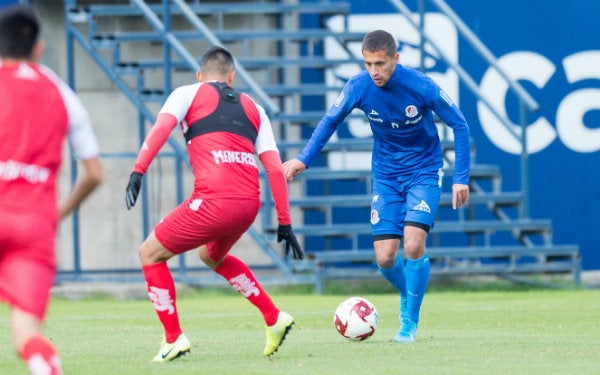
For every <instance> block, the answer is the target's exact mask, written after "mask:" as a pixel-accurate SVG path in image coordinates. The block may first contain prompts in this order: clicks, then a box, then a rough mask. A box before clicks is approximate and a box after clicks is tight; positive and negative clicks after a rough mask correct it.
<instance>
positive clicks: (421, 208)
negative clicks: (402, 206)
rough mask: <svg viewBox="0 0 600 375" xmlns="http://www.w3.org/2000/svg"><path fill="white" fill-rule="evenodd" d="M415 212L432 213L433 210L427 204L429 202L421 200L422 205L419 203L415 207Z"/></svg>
mask: <svg viewBox="0 0 600 375" xmlns="http://www.w3.org/2000/svg"><path fill="white" fill-rule="evenodd" d="M413 211H423V212H427V213H431V208H429V205H428V204H427V202H425V201H424V200H421V203H419V204H417V205H416V206H414V207H413Z"/></svg>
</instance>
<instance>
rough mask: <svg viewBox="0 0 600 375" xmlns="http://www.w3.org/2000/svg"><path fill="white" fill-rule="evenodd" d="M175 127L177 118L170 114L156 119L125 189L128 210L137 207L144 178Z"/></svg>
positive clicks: (164, 114)
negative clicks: (136, 203)
mask: <svg viewBox="0 0 600 375" xmlns="http://www.w3.org/2000/svg"><path fill="white" fill-rule="evenodd" d="M175 126H177V118H176V117H175V116H173V115H172V114H170V113H161V114H159V115H158V117H157V118H156V122H155V123H154V125H153V126H152V128H151V129H150V132H148V135H147V136H146V139H144V143H143V144H142V148H141V149H140V152H139V153H138V156H137V159H136V161H135V164H134V166H133V170H132V171H131V174H130V175H129V182H128V183H127V187H126V188H125V205H126V206H127V209H128V210H129V209H131V207H133V206H134V205H135V202H136V200H137V197H138V195H139V193H140V189H141V187H142V177H143V176H144V174H146V171H148V167H149V166H150V163H152V160H154V157H155V156H156V154H158V151H160V149H161V148H162V146H163V145H164V144H165V143H166V142H167V140H168V139H169V135H170V134H171V131H173V128H175Z"/></svg>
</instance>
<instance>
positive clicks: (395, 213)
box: [371, 170, 443, 237]
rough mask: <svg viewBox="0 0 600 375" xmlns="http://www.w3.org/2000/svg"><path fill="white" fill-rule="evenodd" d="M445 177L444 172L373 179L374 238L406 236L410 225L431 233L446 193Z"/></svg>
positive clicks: (372, 220)
mask: <svg viewBox="0 0 600 375" xmlns="http://www.w3.org/2000/svg"><path fill="white" fill-rule="evenodd" d="M442 176H443V172H442V171H441V170H440V171H439V172H435V173H422V174H419V175H415V176H411V178H410V179H397V180H381V179H373V195H372V199H371V232H372V234H373V236H382V235H392V236H399V237H402V236H403V235H404V224H405V223H406V222H412V223H416V224H417V225H418V226H419V227H422V228H423V229H425V230H427V231H428V230H429V229H431V228H433V221H434V218H435V214H436V212H437V209H438V205H439V203H440V195H441V194H442Z"/></svg>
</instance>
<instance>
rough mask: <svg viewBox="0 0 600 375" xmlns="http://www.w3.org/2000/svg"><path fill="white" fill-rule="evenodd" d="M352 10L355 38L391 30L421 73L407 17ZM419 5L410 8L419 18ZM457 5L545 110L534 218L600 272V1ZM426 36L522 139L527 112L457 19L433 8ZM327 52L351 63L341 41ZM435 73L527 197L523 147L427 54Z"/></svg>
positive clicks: (494, 160)
mask: <svg viewBox="0 0 600 375" xmlns="http://www.w3.org/2000/svg"><path fill="white" fill-rule="evenodd" d="M350 2H351V3H352V15H351V16H350V18H349V19H348V26H349V28H350V31H359V32H365V33H366V32H369V31H372V30H374V29H383V30H386V31H389V32H390V33H392V34H393V35H395V36H397V38H398V41H399V52H400V62H401V63H402V64H404V65H408V66H414V67H418V66H419V62H420V59H421V57H420V52H419V50H418V45H419V35H418V33H417V31H416V30H414V28H413V27H412V26H411V25H410V23H409V22H408V21H407V20H406V18H405V17H404V16H403V15H401V14H399V13H398V12H397V11H396V10H395V9H394V8H393V7H392V6H391V5H390V4H389V3H388V2H387V1H383V0H382V1H362V0H353V1H350ZM416 3H417V2H416V1H410V2H406V4H407V5H408V6H409V7H412V8H411V9H412V10H413V11H415V12H416V11H417V9H416ZM428 3H429V2H428ZM447 3H448V5H449V6H450V7H451V8H452V9H453V10H454V12H455V13H456V14H458V16H459V17H460V18H461V19H462V20H463V22H464V23H465V24H466V25H467V26H468V27H469V28H470V29H471V30H472V31H473V32H474V33H475V34H476V35H477V36H478V38H479V39H480V40H481V41H482V42H483V43H484V44H485V45H486V47H487V48H488V49H489V50H490V51H491V52H492V54H493V55H494V56H495V57H496V58H497V59H498V64H499V65H500V66H501V67H502V68H503V69H504V70H505V71H506V72H507V73H508V75H509V76H510V77H511V78H512V79H514V80H516V81H518V82H519V83H520V84H521V85H523V87H524V88H525V89H526V90H527V92H528V93H529V94H530V95H531V96H532V97H533V98H534V99H535V100H536V101H537V102H538V104H539V105H540V108H539V110H538V111H536V112H535V113H529V114H528V117H527V123H528V125H527V128H526V131H527V140H528V143H527V150H528V152H529V175H528V180H529V184H530V192H529V196H530V210H529V211H530V212H529V214H530V216H531V217H532V218H550V219H552V222H553V230H554V232H553V240H554V242H555V243H558V244H578V245H579V246H580V252H581V254H582V261H583V268H584V269H587V270H589V269H600V231H599V230H597V229H596V225H598V223H599V222H600V220H598V213H599V212H600V198H599V196H600V174H599V173H596V171H598V170H599V167H598V165H599V164H600V32H599V31H598V29H597V26H596V25H597V18H598V15H599V14H600V2H599V1H595V0H580V1H577V2H575V3H573V4H572V5H571V6H569V7H565V6H564V2H563V1H559V0H543V1H542V0H529V1H527V2H523V1H520V0H487V1H461V0H447ZM414 17H418V14H416V13H415V14H414ZM328 26H329V27H330V28H332V29H334V30H335V29H336V28H337V29H340V30H341V28H342V27H343V26H344V20H343V19H342V17H341V16H340V17H338V18H336V17H334V18H332V19H330V20H329V24H328ZM425 29H426V32H427V33H428V35H430V36H431V37H432V38H433V39H434V40H435V42H436V43H437V44H438V45H440V46H442V48H443V53H444V55H446V56H447V57H448V58H449V59H451V60H452V61H453V62H456V63H458V64H459V65H460V66H462V67H463V68H464V70H465V71H467V72H468V74H469V75H470V76H471V77H472V78H473V79H474V81H475V82H476V84H477V85H478V87H479V90H480V92H481V94H482V95H483V96H484V97H485V98H487V99H488V100H489V101H490V102H491V104H492V106H493V107H494V108H495V109H496V111H498V112H499V113H501V114H505V116H506V117H507V118H508V119H509V120H510V121H511V122H512V123H513V130H514V134H517V135H519V134H520V133H521V128H520V125H518V124H519V122H520V107H519V104H518V102H517V99H516V97H515V95H514V94H513V93H512V92H511V91H510V90H509V88H508V86H507V85H506V84H505V83H504V82H503V81H501V80H500V79H499V75H498V73H497V72H496V71H495V69H494V68H493V67H490V66H489V65H488V64H487V63H486V62H485V61H484V59H483V58H482V57H481V55H480V54H479V53H478V52H477V51H475V50H474V49H473V48H472V47H471V46H470V45H469V44H468V43H467V42H466V41H465V39H464V38H462V37H461V36H460V35H459V33H458V30H457V28H456V26H454V25H453V23H452V22H451V21H450V19H449V18H448V17H446V16H445V15H443V14H442V13H440V12H439V11H437V9H435V8H434V7H433V6H431V5H428V6H427V10H426V23H425ZM323 50H324V51H325V52H324V53H325V54H326V55H331V56H337V57H338V58H339V57H340V56H344V54H346V56H347V54H348V52H347V51H345V50H343V49H341V48H340V47H339V46H337V44H336V43H333V42H332V43H331V45H325V46H324V48H323ZM350 51H351V52H352V53H353V54H356V56H360V55H361V54H360V43H355V44H354V45H351V46H350ZM425 64H426V67H427V70H428V73H429V74H430V75H431V76H432V77H433V78H434V79H435V80H436V81H437V82H438V83H439V84H440V86H442V87H443V88H444V89H445V90H446V92H447V93H448V94H449V95H450V96H451V97H452V99H453V100H455V101H456V102H457V103H458V104H459V106H460V107H461V109H462V111H463V112H464V114H465V116H466V118H467V120H468V121H469V124H470V126H471V135H472V138H473V139H474V142H475V147H476V154H477V156H476V160H477V162H478V163H485V164H497V165H499V166H500V167H501V170H502V176H503V180H502V188H503V190H507V191H517V190H520V187H521V176H520V154H521V143H520V140H519V139H518V138H516V137H515V135H514V134H513V132H510V131H508V130H507V129H506V128H505V127H504V126H503V125H502V124H501V123H500V122H499V121H498V120H497V119H496V118H495V117H494V116H493V115H492V114H491V112H490V111H489V110H488V109H487V108H486V107H485V106H484V105H483V104H482V103H481V101H479V100H478V99H477V98H476V97H475V95H473V94H472V93H471V92H470V91H469V90H468V89H467V88H466V87H465V86H464V85H463V84H461V83H460V81H459V79H458V75H457V74H456V72H454V71H453V70H452V69H450V68H449V67H448V66H446V64H443V63H440V59H439V58H437V56H436V53H435V52H434V51H433V50H431V51H429V50H427V56H426V58H425ZM360 69H361V67H360V66H357V65H356V64H353V65H352V64H349V66H347V67H344V66H342V67H340V68H339V69H337V70H336V71H335V72H331V74H329V76H326V77H325V79H326V80H330V81H332V82H333V81H335V80H338V81H339V80H340V79H342V80H343V78H344V77H349V76H351V75H353V74H355V73H356V72H358V71H359V70H360ZM338 84H339V82H338ZM331 95H332V97H331V98H328V100H329V101H330V103H333V102H334V101H335V99H336V97H337V93H332V94H331ZM354 121H356V124H354V123H353V122H354ZM361 121H362V120H361V119H356V120H354V119H350V120H349V121H348V126H347V132H348V133H350V134H349V136H352V137H367V136H369V132H370V130H369V129H368V126H366V127H365V126H364V123H361ZM331 157H332V158H335V157H336V156H335V155H332V156H331ZM360 160H362V161H363V164H366V167H368V165H369V163H370V159H368V158H365V157H364V155H363V157H360V158H357V161H354V162H353V163H352V164H353V165H360V162H359V161H360ZM330 162H332V160H330ZM346 162H347V161H346Z"/></svg>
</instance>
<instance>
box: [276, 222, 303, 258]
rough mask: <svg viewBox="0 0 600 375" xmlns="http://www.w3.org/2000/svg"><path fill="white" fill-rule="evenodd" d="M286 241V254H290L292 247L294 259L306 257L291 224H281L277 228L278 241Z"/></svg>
mask: <svg viewBox="0 0 600 375" xmlns="http://www.w3.org/2000/svg"><path fill="white" fill-rule="evenodd" d="M281 241H285V255H289V253H290V247H291V248H292V256H293V257H294V259H302V258H304V252H303V251H302V248H301V247H300V244H299V243H298V239H297V238H296V235H295V234H294V232H292V226H291V225H280V226H279V227H278V228H277V242H281Z"/></svg>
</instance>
